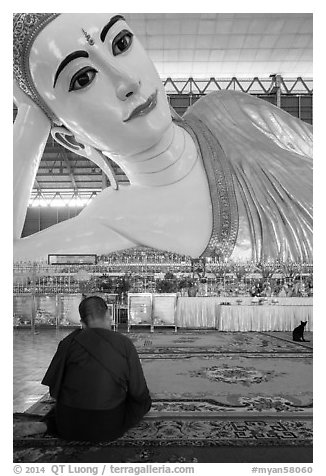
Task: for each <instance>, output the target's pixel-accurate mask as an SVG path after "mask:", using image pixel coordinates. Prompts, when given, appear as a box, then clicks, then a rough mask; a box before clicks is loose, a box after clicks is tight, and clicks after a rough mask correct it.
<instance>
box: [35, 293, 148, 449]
mask: <svg viewBox="0 0 326 476" xmlns="http://www.w3.org/2000/svg"><path fill="white" fill-rule="evenodd" d="M79 313H80V318H81V323H82V327H83V329H78V330H75V331H74V332H72V333H71V334H69V335H68V336H67V337H65V338H64V339H63V340H62V341H61V342H60V343H59V346H58V349H57V352H56V354H55V355H54V357H53V359H52V362H51V364H50V366H49V368H48V370H47V372H46V374H45V376H44V378H43V380H42V384H43V385H47V386H48V387H50V395H51V396H52V397H53V398H55V399H56V405H55V410H54V412H52V415H50V417H49V418H48V419H47V424H48V431H49V432H50V433H53V432H54V433H57V434H58V435H59V437H61V438H64V439H66V440H75V441H112V440H115V439H116V438H119V437H120V436H122V435H123V434H124V433H125V432H126V431H127V430H128V429H129V428H130V427H132V426H134V425H135V424H137V423H138V422H139V421H140V420H141V419H142V417H143V416H144V415H145V414H146V413H147V412H148V411H149V409H150V407H151V397H150V395H149V391H148V388H147V385H146V381H145V378H144V374H143V370H142V367H141V364H140V360H139V357H138V354H137V351H136V349H135V347H134V345H133V344H132V342H131V341H130V339H128V338H127V337H126V336H124V335H122V334H119V333H116V332H113V331H111V330H110V328H111V322H110V320H109V318H108V315H107V305H106V303H105V301H104V300H103V299H102V298H100V297H98V296H91V297H88V298H85V299H84V300H83V301H82V302H81V303H80V305H79ZM53 414H54V415H53ZM53 416H54V418H53Z"/></svg>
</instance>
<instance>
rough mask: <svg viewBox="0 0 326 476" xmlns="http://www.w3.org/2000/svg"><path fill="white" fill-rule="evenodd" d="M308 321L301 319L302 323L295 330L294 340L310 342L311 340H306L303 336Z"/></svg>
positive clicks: (293, 333)
mask: <svg viewBox="0 0 326 476" xmlns="http://www.w3.org/2000/svg"><path fill="white" fill-rule="evenodd" d="M307 322H308V321H301V324H300V325H299V326H298V327H296V328H295V329H294V330H293V332H292V337H293V340H294V341H296V342H309V340H305V339H304V337H303V332H304V328H305V326H306V324H307Z"/></svg>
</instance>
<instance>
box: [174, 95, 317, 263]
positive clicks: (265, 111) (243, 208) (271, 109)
mask: <svg viewBox="0 0 326 476" xmlns="http://www.w3.org/2000/svg"><path fill="white" fill-rule="evenodd" d="M183 119H185V120H186V121H187V119H188V120H189V121H190V125H191V126H192V122H196V121H197V123H198V121H199V124H200V123H202V124H204V126H205V127H207V128H208V129H209V130H210V132H211V134H212V135H213V136H214V138H215V139H216V140H217V141H218V144H219V145H220V146H221V148H222V151H223V154H224V155H225V157H226V160H227V164H228V166H229V168H230V170H231V175H232V178H233V186H234V192H235V195H236V197H237V203H236V205H235V208H234V206H233V202H234V201H233V196H232V195H230V200H229V201H230V203H231V207H233V208H231V209H230V213H229V215H230V216H235V215H236V214H237V215H238V230H237V236H236V239H235V243H233V253H234V254H233V255H232V252H231V253H230V255H231V258H232V257H239V258H240V259H241V253H243V255H244V256H246V257H247V258H248V257H249V258H250V259H253V260H261V259H265V260H267V259H276V258H280V259H283V260H286V259H291V260H294V261H300V260H302V261H310V262H311V261H312V185H313V180H312V126H310V125H309V124H306V123H305V122H303V121H301V120H300V119H298V118H295V117H293V116H291V115H290V114H288V113H287V112H285V111H283V110H282V109H280V108H277V107H276V106H273V105H272V104H270V103H268V102H266V101H264V100H260V99H257V98H255V97H252V96H251V95H249V94H246V93H241V92H236V91H219V92H216V93H210V94H208V95H207V96H205V97H203V98H201V99H200V100H198V101H197V102H196V103H195V104H194V105H193V106H191V107H190V108H189V109H188V110H187V112H186V113H185V114H184V116H183ZM195 132H196V131H195ZM206 155H207V154H206ZM205 160H206V161H207V160H209V158H207V157H203V161H204V164H205ZM206 172H207V167H206ZM211 179H212V177H208V182H209V185H210V189H211V197H212V202H213V203H212V210H213V214H214V207H215V208H216V207H217V206H218V205H217V204H214V190H212V187H213V185H212V183H213V184H214V182H212V180H211ZM227 185H228V186H229V185H230V184H227ZM228 193H229V192H228ZM215 196H216V194H215ZM222 225H223V223H220V224H217V226H221V227H222ZM246 248H247V249H248V253H247V254H246V253H245V252H244V251H243V250H245V249H246ZM236 249H238V255H237V253H235V251H236ZM249 250H250V251H249ZM249 253H250V256H249Z"/></svg>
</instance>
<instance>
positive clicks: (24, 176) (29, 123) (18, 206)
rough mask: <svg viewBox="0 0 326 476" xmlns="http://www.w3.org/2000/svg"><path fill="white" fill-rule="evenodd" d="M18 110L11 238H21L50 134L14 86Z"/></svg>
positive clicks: (42, 118)
mask: <svg viewBox="0 0 326 476" xmlns="http://www.w3.org/2000/svg"><path fill="white" fill-rule="evenodd" d="M14 101H15V103H16V105H17V107H18V113H17V117H16V120H15V123H14V167H13V175H14V176H13V187H14V197H13V202H14V206H13V214H14V218H13V226H14V229H13V235H14V239H17V238H20V236H21V232H22V229H23V226H24V222H25V217H26V211H27V207H28V201H29V198H30V194H31V191H32V188H33V185H34V180H35V177H36V173H37V170H38V167H39V163H40V161H41V158H42V154H43V151H44V147H45V144H46V141H47V138H48V136H49V132H50V127H51V125H50V121H49V120H48V119H47V117H46V116H45V114H44V113H43V112H42V111H41V109H39V108H38V107H37V106H36V105H35V104H33V103H32V101H31V100H29V98H27V96H26V95H25V94H24V93H23V92H22V91H20V90H19V88H18V87H17V86H16V85H14Z"/></svg>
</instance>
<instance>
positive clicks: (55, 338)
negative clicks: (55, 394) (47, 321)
mask: <svg viewBox="0 0 326 476" xmlns="http://www.w3.org/2000/svg"><path fill="white" fill-rule="evenodd" d="M70 332H71V330H69V329H68V330H58V331H56V330H42V331H40V332H38V333H35V334H34V333H33V332H32V331H30V330H25V329H24V330H14V337H13V350H14V357H13V364H14V369H13V380H14V389H13V391H14V403H13V409H14V412H23V411H25V410H26V409H27V408H29V407H30V406H31V405H33V403H35V402H37V401H38V400H39V399H40V397H41V396H42V395H44V394H45V393H46V392H47V391H48V387H45V386H43V385H41V380H42V378H43V376H44V374H45V372H46V370H47V368H48V366H49V363H50V362H51V359H52V357H53V355H54V353H55V351H56V349H57V346H58V343H59V341H60V340H61V339H63V338H64V337H65V336H66V335H67V334H69V333H70Z"/></svg>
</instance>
